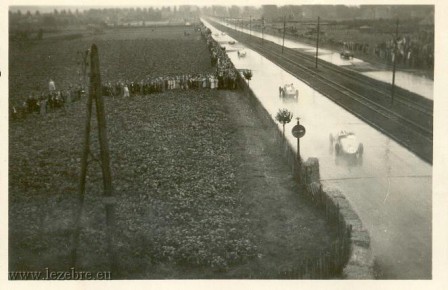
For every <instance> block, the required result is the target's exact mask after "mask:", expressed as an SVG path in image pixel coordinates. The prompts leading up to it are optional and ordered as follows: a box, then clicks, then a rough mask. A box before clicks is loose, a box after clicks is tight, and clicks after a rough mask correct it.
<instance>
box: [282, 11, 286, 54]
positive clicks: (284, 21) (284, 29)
mask: <svg viewBox="0 0 448 290" xmlns="http://www.w3.org/2000/svg"><path fill="white" fill-rule="evenodd" d="M285 32H286V16H284V15H283V44H282V54H283V48H284V47H285Z"/></svg>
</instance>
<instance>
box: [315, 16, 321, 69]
mask: <svg viewBox="0 0 448 290" xmlns="http://www.w3.org/2000/svg"><path fill="white" fill-rule="evenodd" d="M319 20H320V17H319V16H317V38H316V68H317V60H318V59H319V57H318V55H319V34H320V26H319Z"/></svg>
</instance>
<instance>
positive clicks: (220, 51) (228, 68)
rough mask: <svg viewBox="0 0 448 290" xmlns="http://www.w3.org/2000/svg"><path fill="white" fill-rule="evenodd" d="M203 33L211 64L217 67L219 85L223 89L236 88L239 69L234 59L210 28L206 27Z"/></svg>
mask: <svg viewBox="0 0 448 290" xmlns="http://www.w3.org/2000/svg"><path fill="white" fill-rule="evenodd" d="M204 27H205V26H204ZM201 33H202V35H203V37H204V38H205V39H206V40H207V47H208V49H209V51H210V62H211V65H212V66H215V67H216V77H217V78H218V86H220V88H222V89H231V90H233V89H236V87H237V80H238V71H237V70H236V69H235V67H234V65H233V63H232V61H231V60H230V58H229V56H228V55H227V53H226V50H225V48H223V47H221V45H220V44H219V43H218V42H217V41H216V40H214V39H213V37H212V33H211V31H210V29H208V28H204V29H203V31H202V32H201Z"/></svg>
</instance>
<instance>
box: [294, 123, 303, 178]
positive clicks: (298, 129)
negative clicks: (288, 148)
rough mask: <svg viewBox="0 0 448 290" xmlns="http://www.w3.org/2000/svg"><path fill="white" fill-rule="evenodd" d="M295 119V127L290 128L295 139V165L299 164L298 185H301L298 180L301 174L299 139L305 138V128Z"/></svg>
mask: <svg viewBox="0 0 448 290" xmlns="http://www.w3.org/2000/svg"><path fill="white" fill-rule="evenodd" d="M296 119H297V125H295V126H294V127H293V128H292V135H293V136H294V137H296V138H297V163H298V164H299V175H298V176H299V183H301V180H300V174H301V168H302V160H301V158H300V138H302V137H303V136H305V133H306V130H305V127H303V126H302V125H300V118H296Z"/></svg>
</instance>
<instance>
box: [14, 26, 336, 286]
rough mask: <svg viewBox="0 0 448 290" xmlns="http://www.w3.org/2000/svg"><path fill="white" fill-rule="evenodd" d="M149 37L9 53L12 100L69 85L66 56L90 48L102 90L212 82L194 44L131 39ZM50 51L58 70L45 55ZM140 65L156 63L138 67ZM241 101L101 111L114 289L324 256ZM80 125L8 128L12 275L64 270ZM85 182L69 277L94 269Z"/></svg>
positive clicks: (99, 218)
mask: <svg viewBox="0 0 448 290" xmlns="http://www.w3.org/2000/svg"><path fill="white" fill-rule="evenodd" d="M147 33H153V31H146V30H145V29H138V30H136V31H132V32H131V31H129V30H122V31H116V32H114V33H112V34H111V35H108V34H105V35H101V36H99V37H100V39H95V38H96V36H88V37H85V38H83V39H80V40H79V39H78V40H69V41H62V42H43V43H41V44H35V45H33V46H28V47H21V48H14V47H11V50H10V63H11V64H12V65H11V67H10V75H11V77H10V83H11V84H10V87H11V89H10V93H11V95H10V100H11V101H15V100H17V99H19V98H20V97H21V96H22V95H23V94H24V93H21V92H22V91H23V92H26V90H25V88H23V87H18V86H17V83H20V81H21V80H25V79H34V80H36V81H37V82H38V83H39V84H42V86H45V85H46V77H47V75H46V73H48V72H50V71H52V72H57V73H55V76H53V77H54V79H55V80H56V84H57V85H58V84H66V83H69V82H70V81H71V77H72V74H71V73H70V72H71V71H72V70H73V69H74V67H75V68H76V61H75V60H76V51H77V49H78V48H77V47H80V48H84V47H86V46H87V45H88V43H90V42H91V41H95V42H96V43H99V49H100V62H101V69H102V73H103V75H104V77H103V79H108V78H112V77H115V75H116V74H120V73H121V76H122V77H126V78H127V79H132V77H138V76H140V75H143V74H148V73H149V74H153V75H161V74H178V73H179V72H191V70H195V71H201V72H204V71H211V70H212V68H211V67H210V61H209V55H208V53H207V51H206V50H205V43H204V42H202V41H200V40H198V39H197V37H198V35H197V34H192V35H191V36H189V37H185V38H183V30H180V29H178V28H172V29H171V30H167V31H158V32H154V33H153V34H151V35H152V36H147V38H148V39H146V40H144V39H140V38H141V37H146V35H149V34H147ZM179 34H180V36H179ZM151 37H153V38H151ZM131 39H132V40H131ZM75 44H76V45H79V46H77V47H75ZM179 47H182V48H183V49H181V50H179ZM54 48H58V49H55V50H54V51H53V49H54ZM64 49H65V53H64ZM201 49H203V53H202V51H201ZM50 50H51V51H52V54H51V55H52V57H53V60H57V61H55V62H51V61H50V60H49V58H46V57H45V55H44V54H43V53H44V52H47V51H50ZM27 51H28V53H27ZM67 51H68V52H70V53H68V52H67ZM142 51H144V52H143V53H142ZM198 51H199V52H201V53H198ZM138 52H140V53H138ZM73 54H74V55H75V56H74V55H73ZM120 56H121V57H120ZM156 56H157V57H156ZM145 57H146V58H150V59H151V61H154V62H156V64H157V65H154V66H153V67H152V69H148V68H147V66H146V65H142V63H148V62H145V60H144V59H145ZM33 59H37V60H38V61H37V63H34V62H33V61H32V60H33ZM70 60H72V62H69V61H70ZM64 61H67V62H68V63H65V62H64ZM151 61H149V63H150V62H151ZM161 64H163V65H161ZM173 64H176V65H177V66H174V65H173ZM56 76H57V77H56ZM27 85H28V88H32V87H31V86H30V84H29V83H27ZM244 98H245V97H244V96H243V94H242V93H239V92H228V91H211V90H201V91H195V90H190V91H170V92H165V93H163V94H152V95H148V96H139V97H135V98H131V99H118V98H117V99H112V98H108V99H106V100H105V101H106V112H107V125H108V136H109V147H110V155H111V166H112V177H113V188H114V195H115V196H116V198H117V200H118V203H117V208H116V213H115V214H116V228H115V234H116V240H115V247H116V256H117V261H118V265H117V267H118V273H113V274H112V275H113V277H114V278H122V279H174V278H179V279H181V278H190V279H193V278H195V279H198V278H199V279H200V278H248V277H251V276H253V275H254V274H257V273H267V274H266V276H265V277H266V278H273V277H275V273H277V272H278V271H279V270H281V269H284V268H288V267H290V266H291V265H294V264H295V263H299V262H300V261H301V259H303V258H304V257H309V258H312V257H314V256H316V255H318V254H319V253H320V252H321V251H325V250H326V249H327V248H328V247H329V245H330V243H331V241H332V238H333V233H332V232H331V230H330V229H329V228H328V227H327V226H326V224H325V221H324V219H323V217H322V216H321V214H320V213H319V212H316V211H314V210H313V209H312V208H311V206H310V205H309V204H308V203H307V201H306V200H304V199H303V198H301V197H300V195H298V194H297V191H298V189H297V186H296V184H295V182H294V181H293V179H292V176H291V175H290V170H289V168H288V166H287V165H286V163H284V162H283V160H282V157H281V154H280V151H279V150H277V149H276V148H277V147H276V145H275V142H274V140H273V139H272V136H273V134H272V132H270V130H271V129H269V128H262V127H260V126H261V125H259V122H258V121H257V119H256V118H257V117H256V116H255V115H254V113H253V112H252V109H251V107H250V105H249V103H248V102H247V100H245V99H244ZM84 122H85V100H81V102H76V103H72V104H70V105H69V106H67V108H66V110H65V111H64V110H58V111H55V112H51V113H49V114H47V115H46V116H40V115H30V116H29V117H27V118H26V119H24V120H21V121H13V122H11V123H10V125H9V150H10V151H9V234H10V236H9V239H10V240H9V270H10V271H25V270H31V271H43V270H44V269H45V268H47V267H48V268H50V269H51V270H66V269H68V268H69V267H70V265H69V264H68V261H69V250H70V247H71V242H70V235H71V233H72V229H73V221H74V216H75V210H76V200H77V195H78V180H79V172H80V169H79V166H80V156H81V152H82V142H83V140H82V136H83V133H84V132H83V130H84ZM96 130H97V129H96V125H94V127H93V128H92V132H93V133H94V134H93V136H95V137H93V138H92V144H93V145H92V147H93V149H92V151H93V153H94V155H96V156H98V145H97V144H98V140H97V138H96ZM87 182H88V186H87V191H86V200H85V206H84V211H83V218H82V220H81V225H82V230H81V235H80V243H79V247H78V252H79V258H78V265H77V267H78V269H80V270H90V271H105V270H107V269H108V253H107V247H106V244H107V243H106V231H105V212H104V205H103V204H102V199H101V194H102V186H101V184H102V181H101V174H100V167H99V164H98V163H97V162H92V163H91V164H90V167H89V173H88V178H87ZM269 273H271V274H269Z"/></svg>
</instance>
